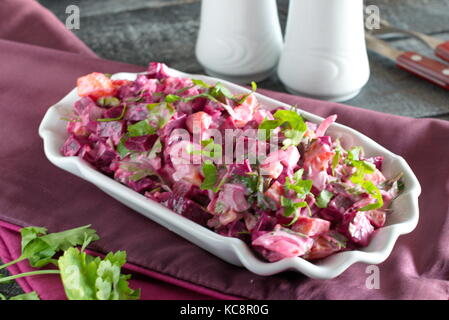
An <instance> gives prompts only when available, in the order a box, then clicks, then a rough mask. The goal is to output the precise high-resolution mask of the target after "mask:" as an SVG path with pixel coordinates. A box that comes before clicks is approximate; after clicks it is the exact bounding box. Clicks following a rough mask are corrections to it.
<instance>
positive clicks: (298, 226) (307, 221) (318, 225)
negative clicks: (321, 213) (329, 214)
mask: <svg viewBox="0 0 449 320" xmlns="http://www.w3.org/2000/svg"><path fill="white" fill-rule="evenodd" d="M330 225H331V224H330V222H329V221H327V220H323V219H319V218H311V217H306V216H301V217H299V218H298V220H297V221H296V222H295V224H294V225H293V226H292V230H293V231H296V232H299V233H302V234H305V235H306V236H309V237H316V236H318V235H321V234H323V233H326V232H328V231H329V228H330Z"/></svg>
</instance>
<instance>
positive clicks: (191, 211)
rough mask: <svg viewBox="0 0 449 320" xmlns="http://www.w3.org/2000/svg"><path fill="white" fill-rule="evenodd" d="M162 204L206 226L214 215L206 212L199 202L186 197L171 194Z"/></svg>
mask: <svg viewBox="0 0 449 320" xmlns="http://www.w3.org/2000/svg"><path fill="white" fill-rule="evenodd" d="M162 204H163V205H165V206H166V207H168V208H169V209H171V210H173V211H174V212H176V213H177V214H179V215H182V216H184V217H186V218H187V219H190V220H192V221H195V222H196V223H198V224H200V225H202V226H206V225H207V221H208V220H209V219H210V218H211V217H212V215H211V214H210V213H208V212H206V211H205V210H204V209H203V208H201V207H200V206H199V205H198V204H196V203H195V202H193V201H192V200H190V199H187V198H185V197H175V196H172V195H170V196H169V198H168V199H167V200H165V201H162Z"/></svg>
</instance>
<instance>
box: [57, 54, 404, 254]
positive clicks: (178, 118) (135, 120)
mask: <svg viewBox="0 0 449 320" xmlns="http://www.w3.org/2000/svg"><path fill="white" fill-rule="evenodd" d="M170 72H171V71H170V69H168V68H167V67H166V66H165V65H164V64H161V63H155V62H152V63H150V65H149V68H148V72H147V73H145V74H142V75H139V76H138V77H137V79H136V80H135V81H128V80H111V79H110V77H109V76H108V75H105V74H102V73H91V74H89V75H86V76H84V77H81V78H79V79H78V83H77V87H78V94H79V96H80V97H81V98H80V99H79V100H78V101H77V102H76V103H75V104H74V106H73V115H72V116H71V117H70V118H69V119H65V120H68V124H67V131H68V133H69V137H68V139H67V141H66V142H65V143H64V145H63V146H62V148H61V152H62V154H63V155H64V156H78V157H81V158H83V159H84V160H85V161H87V162H88V163H90V164H91V165H92V166H94V167H95V168H96V169H98V170H99V171H101V172H103V173H104V174H106V175H108V176H110V177H113V178H114V179H115V180H117V181H119V182H121V183H123V184H125V185H127V186H128V187H130V188H132V189H133V190H135V191H136V192H139V193H141V194H143V195H145V196H146V197H148V198H149V199H151V200H155V201H157V202H159V203H161V204H163V205H164V206H166V207H168V208H170V209H171V210H173V211H174V212H176V213H177V214H180V215H182V216H184V217H186V218H188V219H191V220H193V221H195V222H197V223H199V224H201V225H203V226H205V227H208V228H210V229H212V230H214V231H215V232H217V233H219V234H221V235H225V236H229V237H237V238H240V239H241V240H243V241H245V242H246V243H247V244H248V245H250V246H251V247H252V248H253V249H254V250H255V251H256V252H257V253H258V254H259V255H261V256H262V257H264V258H265V259H267V260H268V261H277V260H281V259H284V258H288V257H303V258H305V259H309V260H314V259H320V258H324V257H327V256H329V255H331V254H333V253H336V252H339V251H342V250H351V249H356V248H360V247H364V246H367V245H368V244H369V242H370V239H371V237H372V236H373V234H374V233H375V230H376V229H378V228H380V227H382V226H383V225H384V224H385V220H386V216H387V214H388V213H389V211H390V209H388V208H389V206H390V204H391V202H392V200H393V199H394V198H395V197H396V196H397V195H398V193H399V192H400V190H401V188H402V183H401V181H400V179H399V178H400V176H399V177H396V178H393V179H386V178H385V177H384V175H383V174H382V172H381V170H382V161H383V158H382V157H379V156H377V157H366V156H365V155H364V152H363V149H362V148H361V147H350V148H347V149H344V148H343V146H342V145H341V144H340V141H339V140H333V139H332V138H331V137H330V136H328V135H326V131H327V128H328V127H329V126H330V125H331V124H332V123H333V122H334V121H335V120H336V118H337V117H336V116H335V115H333V116H330V117H328V118H327V119H325V120H324V121H323V122H322V123H321V124H315V123H312V122H309V121H307V120H306V119H304V118H303V117H302V116H300V115H299V114H298V113H297V112H296V111H294V110H286V109H284V108H281V107H279V108H278V109H276V110H274V111H272V112H269V111H266V110H265V109H263V107H262V106H261V105H260V103H259V102H258V101H257V99H256V96H255V95H254V94H253V93H252V92H251V93H248V94H246V95H233V94H232V93H231V92H230V91H229V90H228V89H226V88H225V87H224V86H223V85H222V84H221V83H216V84H214V85H208V84H206V83H204V82H203V81H200V80H194V79H189V78H180V77H176V76H173V75H170ZM255 90H256V88H255V85H254V84H253V91H255ZM211 129H215V132H219V133H222V134H223V137H224V136H225V133H224V132H225V130H226V129H241V130H242V131H245V130H247V129H260V130H259V131H262V130H263V129H265V130H266V132H268V134H267V135H266V136H260V135H258V134H257V135H253V136H251V135H245V137H244V138H243V139H244V141H245V142H246V144H245V146H244V148H243V153H244V155H245V156H246V157H243V158H240V159H236V157H237V156H236V155H235V156H231V159H229V156H228V158H227V159H226V161H225V157H227V155H226V154H225V152H224V150H225V142H224V141H222V142H221V143H220V142H217V139H215V138H214V137H213V136H211V134H210V132H209V131H210V130H211ZM195 130H196V132H197V133H196V134H198V135H199V139H200V140H199V141H196V142H195V139H194V135H193V133H194V131H195ZM186 135H187V138H186ZM273 135H276V136H277V137H278V140H277V142H276V143H275V147H276V148H273V140H272V139H270V137H273ZM241 138H242V137H241ZM231 141H234V140H231ZM232 143H233V142H232ZM232 146H234V147H235V148H236V144H234V145H231V147H232ZM250 146H253V147H255V149H251V150H258V151H263V152H264V153H265V154H266V156H265V157H264V158H262V160H261V159H258V160H256V161H250V159H249V157H248V156H249V155H252V154H253V153H254V152H253V151H250V150H249V148H250ZM236 149H237V148H236ZM273 149H274V151H272V150H273ZM236 154H237V153H236ZM186 159H188V160H189V161H185V160H186ZM229 160H231V161H229Z"/></svg>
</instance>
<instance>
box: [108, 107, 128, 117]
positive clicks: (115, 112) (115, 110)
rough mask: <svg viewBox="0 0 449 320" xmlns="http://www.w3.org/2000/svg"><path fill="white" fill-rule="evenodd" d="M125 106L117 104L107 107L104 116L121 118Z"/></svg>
mask: <svg viewBox="0 0 449 320" xmlns="http://www.w3.org/2000/svg"><path fill="white" fill-rule="evenodd" d="M123 108H124V106H117V107H112V108H110V109H107V110H105V111H104V113H103V118H109V119H116V118H119V117H120V115H121V114H122V112H123Z"/></svg>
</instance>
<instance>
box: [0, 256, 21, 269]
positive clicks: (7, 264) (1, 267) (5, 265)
mask: <svg viewBox="0 0 449 320" xmlns="http://www.w3.org/2000/svg"><path fill="white" fill-rule="evenodd" d="M25 259H26V257H23V256H20V257H18V258H17V259H16V260H12V261H9V262H8V263H5V264H2V265H1V266H0V270H1V269H4V268H7V267H9V266H12V265H13V264H16V263H17V262H20V261H22V260H25Z"/></svg>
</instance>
